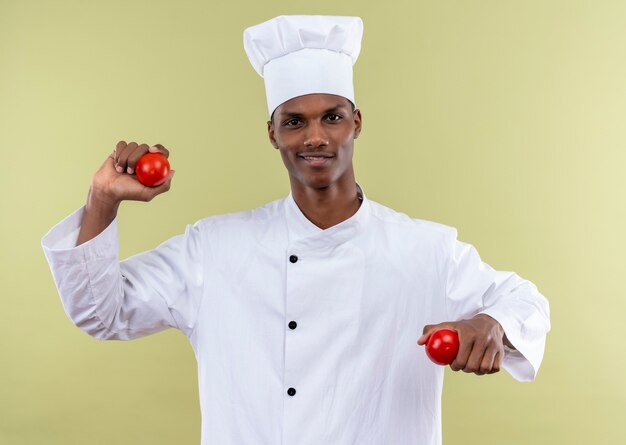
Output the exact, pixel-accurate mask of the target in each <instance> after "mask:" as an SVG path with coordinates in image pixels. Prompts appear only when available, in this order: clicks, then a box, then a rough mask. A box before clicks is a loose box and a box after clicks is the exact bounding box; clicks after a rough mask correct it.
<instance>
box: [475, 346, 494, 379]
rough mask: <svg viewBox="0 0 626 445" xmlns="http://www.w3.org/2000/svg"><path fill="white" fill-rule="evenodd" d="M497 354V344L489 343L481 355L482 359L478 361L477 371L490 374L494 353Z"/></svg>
mask: <svg viewBox="0 0 626 445" xmlns="http://www.w3.org/2000/svg"><path fill="white" fill-rule="evenodd" d="M497 354H498V346H497V345H491V346H489V347H488V348H487V350H486V351H485V355H483V360H482V361H481V362H480V367H479V368H478V369H479V371H480V372H481V373H483V374H490V373H491V370H492V369H493V363H494V361H495V359H496V355H497Z"/></svg>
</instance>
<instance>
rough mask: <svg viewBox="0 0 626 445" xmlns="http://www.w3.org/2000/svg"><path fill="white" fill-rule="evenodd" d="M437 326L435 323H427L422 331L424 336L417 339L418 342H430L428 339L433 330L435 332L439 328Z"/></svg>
mask: <svg viewBox="0 0 626 445" xmlns="http://www.w3.org/2000/svg"><path fill="white" fill-rule="evenodd" d="M437 326H438V325H435V324H427V325H426V326H424V330H423V331H422V336H421V337H420V338H419V339H418V340H417V344H418V345H420V346H421V345H425V344H426V342H428V339H429V338H430V334H432V333H433V332H435V331H436V330H437Z"/></svg>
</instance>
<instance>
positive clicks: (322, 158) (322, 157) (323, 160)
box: [298, 152, 335, 167]
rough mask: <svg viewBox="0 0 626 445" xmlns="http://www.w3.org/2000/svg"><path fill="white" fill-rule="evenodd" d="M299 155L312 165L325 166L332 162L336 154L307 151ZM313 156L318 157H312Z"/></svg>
mask: <svg viewBox="0 0 626 445" xmlns="http://www.w3.org/2000/svg"><path fill="white" fill-rule="evenodd" d="M298 157H299V158H300V159H302V160H303V161H304V162H306V163H307V164H308V165H309V166H311V167H324V166H326V165H327V164H330V162H331V161H332V159H333V158H334V157H335V155H334V154H332V153H322V152H307V153H300V154H299V155H298ZM312 157H314V158H316V159H311V158H312ZM307 158H309V159H307Z"/></svg>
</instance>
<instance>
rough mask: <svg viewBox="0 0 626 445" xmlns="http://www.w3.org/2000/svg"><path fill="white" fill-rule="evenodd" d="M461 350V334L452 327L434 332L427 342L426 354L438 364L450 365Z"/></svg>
mask: <svg viewBox="0 0 626 445" xmlns="http://www.w3.org/2000/svg"><path fill="white" fill-rule="evenodd" d="M457 352H459V336H458V334H457V333H456V331H453V330H452V329H439V330H437V331H435V332H433V333H432V334H431V335H430V337H429V338H428V342H427V343H426V354H427V355H428V358H430V359H431V360H432V361H433V362H435V363H437V364H438V365H444V366H445V365H449V364H450V363H452V362H453V361H454V358H455V357H456V354H457Z"/></svg>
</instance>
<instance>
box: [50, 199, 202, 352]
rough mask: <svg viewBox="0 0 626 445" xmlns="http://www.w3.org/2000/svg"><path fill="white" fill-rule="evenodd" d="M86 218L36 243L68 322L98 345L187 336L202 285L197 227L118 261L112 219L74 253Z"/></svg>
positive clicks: (77, 215)
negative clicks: (173, 333) (168, 334)
mask: <svg viewBox="0 0 626 445" xmlns="http://www.w3.org/2000/svg"><path fill="white" fill-rule="evenodd" d="M83 212H84V207H81V208H79V209H78V210H76V211H75V212H74V213H72V214H71V215H69V216H68V217H67V218H65V219H64V220H63V221H61V222H60V223H58V224H57V225H56V226H54V227H53V228H52V229H51V230H50V231H49V232H48V233H47V234H46V235H45V236H44V237H43V238H42V240H41V244H42V247H43V249H44V252H45V255H46V258H47V260H48V264H49V266H50V269H51V271H52V275H53V277H54V281H55V284H56V286H57V290H58V292H59V295H60V297H61V300H62V303H63V307H64V309H65V313H66V314H67V316H68V317H69V318H70V319H71V320H72V321H73V322H74V324H75V325H76V326H78V327H79V328H80V329H82V330H83V331H85V332H87V333H88V334H89V335H91V336H93V337H95V338H97V339H101V340H109V339H113V340H130V339H134V338H138V337H142V336H145V335H149V334H152V333H155V332H159V331H162V330H164V329H167V328H169V327H175V328H178V329H180V330H181V331H183V332H184V333H185V334H187V335H189V333H190V332H191V330H192V329H193V326H194V324H195V321H196V317H197V313H198V308H199V305H200V302H201V298H202V290H203V286H204V280H203V277H204V274H203V248H204V247H205V246H204V245H203V242H202V238H203V236H202V231H201V225H200V223H196V224H194V225H188V226H187V228H186V231H185V233H184V234H183V235H178V236H175V237H173V238H171V239H169V240H168V241H166V242H164V243H163V244H161V245H160V246H158V247H157V248H156V249H153V250H150V251H147V252H144V253H141V254H138V255H134V256H131V257H129V258H127V259H126V260H124V261H121V262H120V261H119V259H118V252H119V245H118V232H117V219H115V220H114V221H113V222H112V223H111V224H110V225H109V226H108V227H107V228H106V229H105V230H104V231H102V232H101V233H100V234H99V235H98V236H96V237H95V238H93V239H91V240H89V241H87V242H85V243H83V244H81V245H80V246H76V240H77V238H78V232H79V231H80V224H81V221H82V215H83Z"/></svg>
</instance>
